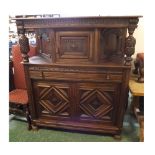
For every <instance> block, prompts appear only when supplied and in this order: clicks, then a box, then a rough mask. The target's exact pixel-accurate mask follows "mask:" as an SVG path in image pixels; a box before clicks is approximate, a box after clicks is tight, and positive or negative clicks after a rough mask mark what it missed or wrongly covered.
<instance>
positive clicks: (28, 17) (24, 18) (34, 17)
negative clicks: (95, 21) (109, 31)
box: [11, 15, 143, 20]
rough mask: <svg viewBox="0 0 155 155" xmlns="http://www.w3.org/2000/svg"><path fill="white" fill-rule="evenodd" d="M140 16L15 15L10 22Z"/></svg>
mask: <svg viewBox="0 0 155 155" xmlns="http://www.w3.org/2000/svg"><path fill="white" fill-rule="evenodd" d="M142 17H143V16H141V15H134V16H133V15H132V16H80V17H78V16H77V17H76V16H74V17H46V16H45V17H43V16H42V15H17V16H16V17H15V18H11V19H12V20H27V19H30V20H31V19H70V18H84V19H86V18H142Z"/></svg>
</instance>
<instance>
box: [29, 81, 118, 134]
mask: <svg viewBox="0 0 155 155" xmlns="http://www.w3.org/2000/svg"><path fill="white" fill-rule="evenodd" d="M33 93H34V102H33V103H34V105H33V107H35V109H33V108H32V109H31V110H32V112H34V118H32V123H33V125H36V126H49V127H59V128H63V129H74V130H82V131H96V132H106V133H116V132H118V131H119V127H118V124H117V122H118V120H117V119H118V118H119V114H118V109H119V108H118V107H119V106H120V105H119V103H120V102H119V98H120V83H112V84H111V83H82V82H81V83H80V82H55V81H52V82H51V81H49V82H47V81H46V82H44V81H37V80H36V81H33Z"/></svg>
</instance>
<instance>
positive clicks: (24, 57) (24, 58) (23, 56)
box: [22, 53, 29, 62]
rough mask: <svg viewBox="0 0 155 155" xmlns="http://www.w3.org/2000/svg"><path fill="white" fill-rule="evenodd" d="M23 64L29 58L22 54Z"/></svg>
mask: <svg viewBox="0 0 155 155" xmlns="http://www.w3.org/2000/svg"><path fill="white" fill-rule="evenodd" d="M22 58H23V62H29V56H28V55H27V54H24V53H22Z"/></svg>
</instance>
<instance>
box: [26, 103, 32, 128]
mask: <svg viewBox="0 0 155 155" xmlns="http://www.w3.org/2000/svg"><path fill="white" fill-rule="evenodd" d="M26 119H27V122H28V130H31V129H32V125H31V118H30V111H29V107H28V105H26Z"/></svg>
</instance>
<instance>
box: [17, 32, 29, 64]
mask: <svg viewBox="0 0 155 155" xmlns="http://www.w3.org/2000/svg"><path fill="white" fill-rule="evenodd" d="M19 44H20V51H21V53H22V58H23V62H29V59H28V58H29V56H28V52H29V51H30V47H29V40H28V38H27V37H26V36H25V32H24V30H22V33H21V34H20V36H19Z"/></svg>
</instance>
